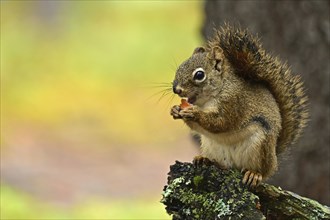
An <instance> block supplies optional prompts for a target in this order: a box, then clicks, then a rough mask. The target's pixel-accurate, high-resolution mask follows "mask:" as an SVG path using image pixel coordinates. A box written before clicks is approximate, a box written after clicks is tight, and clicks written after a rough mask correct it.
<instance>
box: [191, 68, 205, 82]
mask: <svg viewBox="0 0 330 220" xmlns="http://www.w3.org/2000/svg"><path fill="white" fill-rule="evenodd" d="M205 79H206V75H205V72H204V70H203V69H202V68H197V69H195V70H194V72H193V80H194V81H196V82H203V81H204V80H205Z"/></svg>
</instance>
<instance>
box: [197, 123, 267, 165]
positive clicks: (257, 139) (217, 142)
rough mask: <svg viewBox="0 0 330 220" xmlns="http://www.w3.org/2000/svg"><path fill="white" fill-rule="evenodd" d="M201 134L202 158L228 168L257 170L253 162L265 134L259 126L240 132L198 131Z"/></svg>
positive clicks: (253, 125)
mask: <svg viewBox="0 0 330 220" xmlns="http://www.w3.org/2000/svg"><path fill="white" fill-rule="evenodd" d="M198 130H199V132H198V133H200V134H201V142H202V146H201V147H202V156H204V157H207V158H209V159H211V160H215V161H216V162H217V163H219V164H220V165H222V166H225V167H227V168H231V167H235V168H237V169H252V170H253V169H255V167H251V166H253V163H251V160H252V159H253V158H254V157H255V156H256V155H259V154H260V153H259V152H258V151H259V149H260V145H261V143H262V142H263V141H264V140H265V138H266V137H265V134H264V132H263V130H262V128H261V127H260V126H259V125H256V124H252V125H250V126H248V127H246V128H244V129H242V130H240V131H236V132H227V133H219V134H213V133H209V132H207V131H205V130H204V129H202V130H200V129H198Z"/></svg>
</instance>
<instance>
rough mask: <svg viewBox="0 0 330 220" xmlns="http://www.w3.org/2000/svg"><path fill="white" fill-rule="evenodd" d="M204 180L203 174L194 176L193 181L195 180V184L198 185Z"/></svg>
mask: <svg viewBox="0 0 330 220" xmlns="http://www.w3.org/2000/svg"><path fill="white" fill-rule="evenodd" d="M202 181H203V177H202V176H194V178H193V182H194V186H195V187H198V186H199V184H200V183H201V182H202Z"/></svg>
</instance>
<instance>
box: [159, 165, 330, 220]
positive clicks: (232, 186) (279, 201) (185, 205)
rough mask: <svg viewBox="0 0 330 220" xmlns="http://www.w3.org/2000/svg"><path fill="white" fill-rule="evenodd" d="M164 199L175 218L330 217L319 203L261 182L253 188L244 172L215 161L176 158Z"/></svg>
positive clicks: (177, 219)
mask: <svg viewBox="0 0 330 220" xmlns="http://www.w3.org/2000/svg"><path fill="white" fill-rule="evenodd" d="M168 175H169V176H168V182H167V184H168V185H166V186H165V187H164V191H163V198H162V200H161V202H162V203H163V204H164V205H165V206H166V211H167V213H168V214H170V215H172V216H173V219H175V220H179V219H182V220H183V219H184V220H194V219H206V220H208V219H212V220H213V219H330V209H329V207H327V206H324V205H321V204H319V203H318V202H316V201H314V200H311V199H308V198H304V197H301V196H299V195H297V194H294V193H292V192H289V191H285V190H282V189H280V188H277V187H275V186H272V185H269V184H265V183H262V184H261V185H260V186H258V187H257V188H256V189H254V190H251V189H249V188H248V187H246V186H245V185H243V184H242V183H241V179H242V174H241V173H240V172H239V171H236V170H224V169H221V168H219V167H218V166H216V165H215V164H198V165H195V164H192V163H182V162H179V161H176V163H175V164H174V165H172V166H171V167H170V172H169V174H168Z"/></svg>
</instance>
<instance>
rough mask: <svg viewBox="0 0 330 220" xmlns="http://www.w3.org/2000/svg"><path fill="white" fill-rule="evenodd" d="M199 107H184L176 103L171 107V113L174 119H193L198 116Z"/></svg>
mask: <svg viewBox="0 0 330 220" xmlns="http://www.w3.org/2000/svg"><path fill="white" fill-rule="evenodd" d="M196 112H197V108H196V107H195V106H189V107H186V108H184V109H182V108H181V107H180V106H179V105H175V106H173V107H172V108H171V115H172V116H173V118H174V119H185V120H193V119H194V118H195V117H196Z"/></svg>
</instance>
